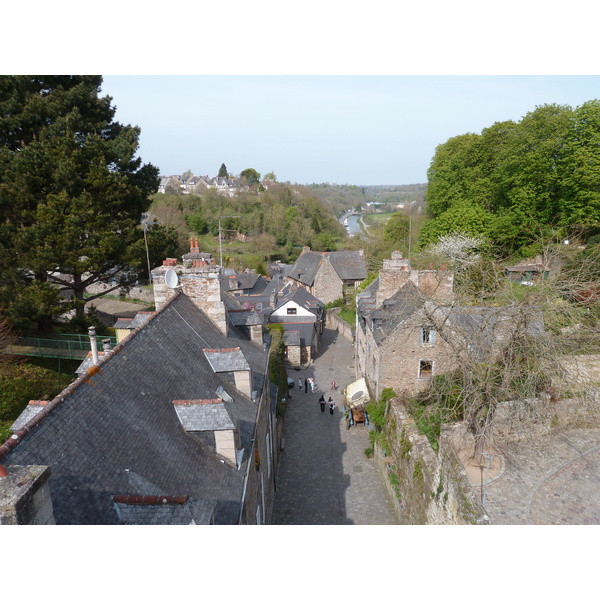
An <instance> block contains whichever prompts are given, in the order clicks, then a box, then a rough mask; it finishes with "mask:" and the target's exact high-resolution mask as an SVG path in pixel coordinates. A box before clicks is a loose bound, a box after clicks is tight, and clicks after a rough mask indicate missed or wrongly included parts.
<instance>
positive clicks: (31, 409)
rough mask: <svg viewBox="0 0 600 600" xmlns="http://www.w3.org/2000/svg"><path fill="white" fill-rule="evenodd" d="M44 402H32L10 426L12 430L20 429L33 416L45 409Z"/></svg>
mask: <svg viewBox="0 0 600 600" xmlns="http://www.w3.org/2000/svg"><path fill="white" fill-rule="evenodd" d="M44 405H45V403H44V404H40V403H32V402H30V403H29V404H28V405H27V406H26V407H25V410H24V411H23V412H22V413H21V414H20V415H19V416H18V418H17V420H16V421H15V422H14V423H13V424H12V425H11V426H10V430H11V431H19V429H21V428H22V427H23V426H24V425H26V424H27V423H29V421H31V419H33V417H35V416H36V415H37V414H38V413H40V412H41V411H42V410H44Z"/></svg>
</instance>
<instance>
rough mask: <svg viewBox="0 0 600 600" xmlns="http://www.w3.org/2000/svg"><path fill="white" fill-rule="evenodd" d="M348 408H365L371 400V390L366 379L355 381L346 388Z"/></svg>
mask: <svg viewBox="0 0 600 600" xmlns="http://www.w3.org/2000/svg"><path fill="white" fill-rule="evenodd" d="M345 393H346V406H348V407H349V408H355V407H359V406H364V405H365V404H366V403H367V402H368V401H369V400H370V397H369V390H368V388H367V382H366V381H365V378H364V377H361V378H360V379H357V380H356V381H353V382H352V383H351V384H349V385H348V386H347V387H346V392H345Z"/></svg>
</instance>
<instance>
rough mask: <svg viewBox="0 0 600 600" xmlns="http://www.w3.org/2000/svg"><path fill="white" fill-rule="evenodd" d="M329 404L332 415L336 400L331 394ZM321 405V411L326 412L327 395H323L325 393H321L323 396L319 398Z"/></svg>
mask: <svg viewBox="0 0 600 600" xmlns="http://www.w3.org/2000/svg"><path fill="white" fill-rule="evenodd" d="M327 404H328V405H329V414H330V415H332V414H333V409H334V408H335V402H334V401H333V399H332V398H331V396H329V400H328V401H327ZM319 406H320V407H321V412H325V396H323V394H321V397H320V398H319Z"/></svg>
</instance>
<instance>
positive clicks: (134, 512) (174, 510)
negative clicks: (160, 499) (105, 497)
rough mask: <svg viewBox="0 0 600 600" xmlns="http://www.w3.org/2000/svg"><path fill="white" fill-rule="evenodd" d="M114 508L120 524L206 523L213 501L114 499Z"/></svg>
mask: <svg viewBox="0 0 600 600" xmlns="http://www.w3.org/2000/svg"><path fill="white" fill-rule="evenodd" d="M114 508H115V511H116V513H117V517H118V520H119V523H120V524H121V525H191V524H195V525H208V524H210V522H211V518H212V514H213V511H214V508H215V502H213V501H206V500H198V499H196V498H190V499H187V501H186V502H184V503H171V502H169V503H164V504H163V503H160V504H141V503H127V502H116V501H115V503H114Z"/></svg>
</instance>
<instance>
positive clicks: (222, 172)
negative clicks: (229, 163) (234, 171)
mask: <svg viewBox="0 0 600 600" xmlns="http://www.w3.org/2000/svg"><path fill="white" fill-rule="evenodd" d="M217 177H229V174H228V173H227V167H226V166H225V163H223V164H222V165H221V168H220V169H219V174H218V175H217Z"/></svg>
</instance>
